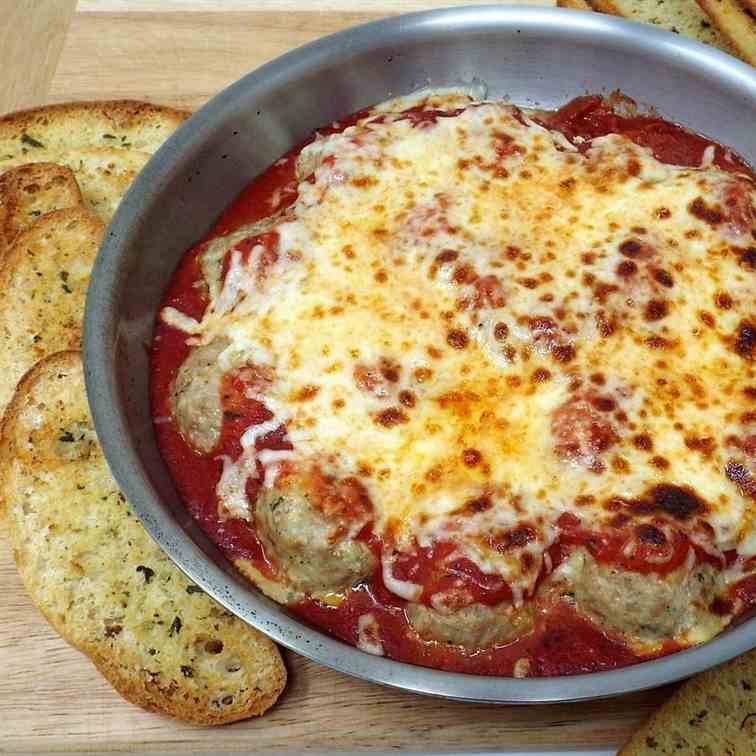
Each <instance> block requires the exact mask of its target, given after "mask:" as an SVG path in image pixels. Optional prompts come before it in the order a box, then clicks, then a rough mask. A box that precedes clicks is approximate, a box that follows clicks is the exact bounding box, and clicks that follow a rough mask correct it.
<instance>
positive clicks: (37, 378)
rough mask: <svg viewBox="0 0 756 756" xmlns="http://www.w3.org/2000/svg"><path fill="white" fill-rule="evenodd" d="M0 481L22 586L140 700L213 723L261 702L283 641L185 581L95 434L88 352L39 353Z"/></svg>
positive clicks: (13, 417) (12, 423) (274, 678)
mask: <svg viewBox="0 0 756 756" xmlns="http://www.w3.org/2000/svg"><path fill="white" fill-rule="evenodd" d="M1 447H2V449H1V453H0V494H1V495H2V501H3V507H4V514H5V518H6V522H7V525H8V531H9V534H10V539H11V543H12V546H13V551H14V556H15V559H16V562H17V565H18V568H19V571H20V573H21V576H22V578H23V581H24V585H25V587H26V590H27V592H28V593H29V595H30V597H31V598H32V600H33V601H34V603H35V604H36V605H37V606H38V607H39V608H40V610H41V611H42V613H43V614H44V615H45V616H46V617H47V619H48V621H49V622H50V624H51V625H52V626H53V627H54V628H55V630H56V631H57V632H58V633H60V634H61V635H62V636H63V637H64V638H65V639H66V640H67V641H68V642H69V643H71V644H72V645H73V646H74V647H76V648H77V649H79V650H80V651H82V652H83V653H85V654H86V655H87V656H88V657H89V658H90V659H91V660H92V662H93V663H94V664H95V665H96V666H97V668H98V669H99V670H100V672H101V673H102V674H103V675H104V676H105V677H106V678H107V679H108V680H109V681H110V682H111V684H112V685H113V686H114V687H115V688H116V690H117V691H118V692H119V693H121V695H123V696H124V697H125V698H126V699H128V700H129V701H131V702H132V703H135V704H138V705H140V706H143V707H144V708H146V709H148V710H153V711H159V712H163V713H166V714H170V715H172V716H174V717H177V718H179V719H183V720H185V721H189V722H194V723H197V724H203V725H211V724H222V723H226V722H232V721H235V720H239V719H244V718H246V717H250V716H254V715H257V714H261V713H263V712H264V711H265V710H266V709H268V708H269V707H270V706H271V705H272V704H273V703H274V702H275V700H276V699H277V698H278V695H279V694H280V692H281V690H282V689H283V687H284V684H285V681H286V671H285V668H284V666H283V663H282V661H281V657H280V655H279V653H278V650H277V649H276V647H275V645H274V644H273V643H272V642H271V641H270V640H269V639H268V638H266V637H265V636H263V635H262V634H260V633H259V632H257V631H256V630H254V629H252V628H251V627H249V626H247V625H246V624H244V623H243V622H242V621H241V620H239V619H237V618H236V617H234V616H233V615H232V614H230V613H229V612H227V611H225V610H224V609H223V608H222V607H221V606H220V605H218V604H217V603H216V602H215V601H214V600H212V599H211V598H210V597H209V596H207V595H206V594H205V593H203V592H202V590H200V589H199V587H198V586H196V585H194V584H192V583H191V581H189V580H188V579H187V578H186V577H185V576H184V575H183V573H181V572H180V571H179V570H178V569H177V568H176V567H175V566H174V565H173V563H172V562H171V561H170V560H169V559H168V558H167V557H166V556H165V555H164V554H163V552H162V551H161V550H160V548H159V547H158V546H157V544H156V543H155V542H154V541H153V540H152V539H151V538H150V536H149V535H148V534H147V532H146V531H145V530H144V528H143V527H142V525H141V523H140V522H139V521H138V520H137V519H136V517H135V516H134V515H133V514H132V513H131V511H130V510H129V507H128V505H127V503H126V501H125V499H124V497H123V495H122V494H121V493H120V491H119V490H118V487H117V485H116V483H115V481H114V480H113V478H112V477H111V475H110V472H109V470H108V467H107V464H106V462H105V459H104V457H103V455H102V451H101V450H100V447H99V444H98V442H97V438H96V436H95V432H94V428H93V426H92V421H91V418H90V415H89V411H88V407H87V401H86V396H85V391H84V375H83V370H82V366H81V360H80V356H79V354H78V353H77V352H73V351H68V352H62V353H58V354H55V355H52V356H49V357H47V358H45V359H44V360H42V361H41V362H40V363H38V364H37V365H36V366H35V367H34V368H33V369H32V370H31V371H30V372H29V373H27V375H26V376H25V377H24V378H23V380H22V381H21V382H20V384H19V387H18V390H17V392H16V394H15V396H14V398H13V400H12V402H11V403H10V405H9V407H8V409H7V411H6V413H5V417H4V421H3V426H2V443H1Z"/></svg>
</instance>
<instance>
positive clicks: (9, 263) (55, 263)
mask: <svg viewBox="0 0 756 756" xmlns="http://www.w3.org/2000/svg"><path fill="white" fill-rule="evenodd" d="M102 233H103V224H102V221H101V220H100V219H99V218H97V216H95V215H94V214H93V213H91V212H90V211H89V210H87V209H86V208H84V207H73V208H67V209H64V210H55V211H53V212H51V213H47V214H45V215H43V216H41V217H40V218H39V219H38V220H37V222H36V223H34V224H33V225H32V226H31V227H30V228H28V229H27V230H26V231H23V232H22V233H21V234H19V235H18V236H17V237H16V239H15V241H14V243H13V245H12V246H11V248H10V249H9V250H8V252H7V254H6V257H5V260H4V261H3V264H2V267H1V268H0V287H2V289H0V290H1V291H4V292H8V296H4V297H2V298H1V299H0V345H1V346H2V354H3V358H2V367H3V369H2V370H0V408H3V407H5V405H6V404H7V402H8V401H9V400H10V398H11V396H12V395H13V391H14V390H15V388H16V383H17V382H18V380H19V379H20V378H21V376H22V375H23V374H24V373H25V372H26V371H27V370H28V369H29V368H31V367H32V365H34V363H35V362H37V360H39V359H41V358H42V357H44V356H45V355H48V354H51V353H53V352H57V351H60V350H62V349H78V348H79V343H80V340H81V320H82V316H83V313H84V300H85V297H86V293H87V286H88V285H89V276H90V273H91V270H92V265H93V263H94V260H95V257H96V255H97V249H98V247H99V245H100V241H101V239H102Z"/></svg>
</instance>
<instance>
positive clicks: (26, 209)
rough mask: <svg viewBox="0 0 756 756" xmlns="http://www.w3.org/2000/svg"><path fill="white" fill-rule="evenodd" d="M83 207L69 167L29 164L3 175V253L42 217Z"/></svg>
mask: <svg viewBox="0 0 756 756" xmlns="http://www.w3.org/2000/svg"><path fill="white" fill-rule="evenodd" d="M82 204H83V200H82V197H81V191H80V190H79V185H78V184H77V183H76V178H75V177H74V175H73V173H72V171H71V169H70V168H66V167H65V166H62V165H56V164H54V163H30V164H25V165H21V166H19V167H18V168H13V169H11V170H9V171H6V172H5V173H3V174H2V175H0V253H1V252H2V250H4V249H6V248H7V247H8V246H9V245H10V244H11V243H12V242H13V240H14V239H15V238H16V236H17V235H18V234H19V233H20V232H21V231H25V230H26V229H27V228H29V226H31V225H32V224H33V223H34V222H35V221H36V220H37V218H39V217H40V215H43V214H44V213H48V212H50V211H51V210H60V209H63V208H66V207H78V206H80V205H82Z"/></svg>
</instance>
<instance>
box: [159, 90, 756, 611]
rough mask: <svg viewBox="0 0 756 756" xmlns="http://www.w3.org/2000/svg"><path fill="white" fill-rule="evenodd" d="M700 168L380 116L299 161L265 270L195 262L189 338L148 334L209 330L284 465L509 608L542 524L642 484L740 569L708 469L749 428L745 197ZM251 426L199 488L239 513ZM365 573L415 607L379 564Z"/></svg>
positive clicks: (745, 529) (536, 552) (470, 113)
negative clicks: (467, 564)
mask: <svg viewBox="0 0 756 756" xmlns="http://www.w3.org/2000/svg"><path fill="white" fill-rule="evenodd" d="M458 104H459V103H458V102H455V105H458ZM376 112H378V111H376ZM711 158H712V155H711V154H707V155H705V156H704V163H703V165H702V167H701V168H700V169H692V168H683V167H676V166H672V165H666V164H663V163H661V162H659V161H657V160H656V159H654V157H653V156H652V155H651V153H650V152H649V151H648V150H646V149H644V148H642V147H639V146H636V145H634V144H633V143H631V142H630V141H629V140H628V139H626V138H624V137H622V136H618V135H609V136H606V137H602V138H597V139H594V140H593V142H592V144H591V146H590V148H589V149H588V150H587V152H585V153H584V154H583V153H580V152H578V151H577V149H576V147H574V146H573V145H572V144H570V143H569V142H568V141H567V140H566V139H565V138H564V137H563V136H561V135H560V134H559V133H556V132H553V131H550V130H548V129H546V128H543V127H542V126H540V125H538V123H536V122H534V121H532V120H530V119H529V118H527V117H522V116H521V114H520V113H519V111H515V110H514V109H513V108H511V107H509V106H507V105H505V104H502V103H498V102H485V103H475V104H472V105H468V106H466V107H464V108H463V109H462V110H461V112H457V113H456V114H455V115H448V116H445V117H438V118H435V119H428V120H423V119H418V118H411V117H406V116H402V115H399V114H396V113H395V112H392V108H390V107H385V106H384V107H382V108H381V110H380V115H376V114H375V113H374V114H373V115H371V116H370V117H368V118H365V119H363V120H362V121H360V122H358V123H357V125H355V126H353V127H350V128H347V129H346V130H345V131H344V132H342V133H339V134H333V135H330V136H325V137H320V138H318V139H316V140H315V141H314V142H313V143H312V144H310V145H309V146H308V147H306V148H305V149H304V151H303V153H302V155H301V156H300V158H299V179H300V183H299V186H298V199H297V200H296V202H295V204H294V205H293V206H292V207H291V208H289V209H288V210H287V212H286V213H285V216H284V217H281V218H279V219H277V220H276V221H275V222H274V223H272V224H268V226H267V228H268V230H270V229H272V230H274V231H275V232H277V254H276V255H273V256H272V257H273V258H275V259H271V256H270V255H267V258H266V247H265V244H264V243H263V242H260V243H256V244H255V245H254V246H253V247H252V249H251V252H250V253H249V254H248V256H247V257H245V256H244V255H243V254H242V253H241V251H240V250H239V249H234V250H232V251H231V255H230V264H229V266H228V272H227V274H226V276H225V279H221V278H220V266H219V265H217V260H218V259H219V257H218V254H217V250H216V252H215V253H214V254H215V258H214V259H215V262H216V265H215V268H214V270H215V274H216V275H217V276H218V278H217V280H211V281H210V291H211V293H213V298H212V301H211V303H210V306H209V307H208V310H207V313H206V315H205V317H204V319H203V320H202V322H201V323H199V324H197V323H194V322H189V320H188V319H182V317H181V316H180V315H177V314H176V313H175V312H168V313H166V314H165V317H166V319H167V322H169V323H171V324H175V325H176V326H177V327H179V328H183V329H185V330H187V331H188V332H189V333H191V334H192V336H193V339H194V343H198V344H203V343H209V342H211V341H212V340H213V339H215V338H216V337H220V336H223V337H224V338H227V339H229V340H230V346H228V348H227V349H226V350H225V351H224V352H223V353H222V354H221V357H220V362H221V367H222V368H223V369H230V368H232V367H236V366H239V365H240V364H243V363H250V364H264V365H267V366H270V367H272V368H273V369H274V371H275V379H274V381H273V383H272V384H271V385H270V386H269V387H266V388H265V390H264V391H263V392H261V394H262V398H263V399H264V402H265V404H266V406H267V407H268V408H269V409H270V410H271V412H273V414H274V417H275V423H278V422H283V423H285V426H286V429H287V432H288V435H289V438H290V440H291V442H292V445H293V451H291V452H286V453H285V454H284V456H285V457H286V458H287V461H288V463H293V464H294V465H300V466H301V467H302V468H303V469H304V468H305V467H306V466H307V465H308V464H309V463H310V462H311V461H313V460H314V461H316V462H317V463H318V464H319V465H320V466H321V467H323V468H324V469H325V471H326V472H327V473H329V474H333V475H335V476H337V477H341V478H343V477H347V476H354V477H357V478H358V479H359V480H360V481H361V482H362V483H363V484H364V486H365V487H366V489H367V492H368V494H369V496H370V499H371V501H372V504H373V507H374V510H375V516H376V523H375V530H376V532H378V533H379V534H380V533H385V532H387V531H388V530H389V528H390V531H391V533H392V538H393V540H394V542H395V544H396V548H397V549H399V550H402V549H410V548H412V547H413V545H414V543H415V542H419V543H420V544H421V545H422V544H429V543H431V542H433V541H434V540H449V539H451V540H453V541H454V542H455V543H457V544H458V548H459V550H460V551H461V552H462V553H463V554H465V555H466V556H468V557H469V558H471V559H473V560H474V561H475V562H476V563H477V564H478V565H479V566H480V567H481V568H482V569H483V570H484V571H486V572H493V573H498V574H501V575H502V576H503V577H504V578H505V579H506V580H508V581H509V582H510V583H511V584H512V585H513V593H514V595H515V598H517V597H518V596H521V595H522V591H528V590H530V589H531V588H532V586H533V584H534V581H535V579H536V576H537V575H538V572H539V571H540V569H541V564H542V554H543V551H544V549H545V548H547V547H548V546H549V545H550V544H551V543H552V542H553V541H554V540H555V538H556V537H557V534H558V526H557V524H556V523H557V520H558V518H559V516H560V515H561V514H563V513H565V512H570V513H572V514H575V515H577V516H578V517H579V518H581V519H582V520H583V521H585V522H587V523H589V524H590V525H591V526H592V527H599V526H601V524H602V523H606V522H607V521H609V520H610V519H611V518H612V517H614V516H615V515H616V512H617V508H616V506H615V507H614V509H612V507H611V506H609V503H611V502H612V501H615V502H616V500H617V499H618V497H619V498H621V499H622V500H624V501H633V500H638V499H643V497H647V496H648V494H647V492H648V491H649V490H650V489H652V488H653V487H654V486H656V485H659V484H671V485H676V486H681V487H686V490H689V491H691V492H694V493H695V495H696V496H697V497H698V498H699V499H700V500H701V501H702V502H703V503H704V507H705V509H704V510H701V511H696V512H695V513H694V516H692V517H689V516H688V514H689V513H684V514H685V516H681V517H680V518H679V520H680V521H679V522H678V523H677V526H679V527H683V528H685V529H687V530H689V532H690V533H691V534H692V536H693V537H694V538H698V540H699V541H701V542H703V543H704V544H705V547H706V548H710V549H714V550H715V551H716V553H721V552H723V551H726V550H728V549H738V551H739V552H740V554H741V555H743V556H752V555H754V554H756V527H755V525H754V501H753V500H752V499H751V498H749V496H748V495H747V492H746V491H744V490H742V489H741V488H739V487H738V485H736V484H735V483H734V482H733V481H732V480H730V479H728V476H727V475H726V472H725V469H726V465H727V464H728V462H731V461H732V460H733V459H736V460H740V461H741V462H743V464H746V465H747V464H750V463H749V462H748V460H745V461H743V452H742V449H739V448H738V444H737V439H743V438H744V437H746V436H747V435H748V433H754V430H753V426H752V425H751V426H749V425H748V423H749V422H751V423H753V418H751V420H750V421H748V420H747V419H746V420H744V419H743V418H744V417H746V416H745V415H744V414H743V413H744V412H745V411H746V410H747V409H748V408H747V407H746V402H747V399H746V398H745V397H744V390H745V389H746V388H747V387H748V386H753V385H754V383H756V381H754V365H755V363H754V361H753V356H754V355H753V352H748V351H747V349H745V351H744V349H739V348H738V344H739V343H740V342H739V341H738V338H739V337H738V334H739V333H740V335H741V336H742V330H741V331H739V330H738V329H739V328H740V329H742V327H743V323H744V322H745V323H746V324H748V323H751V324H753V322H754V315H756V312H755V309H756V308H755V307H754V295H755V294H756V291H755V288H754V273H753V272H752V271H750V270H747V269H746V268H744V266H743V265H742V261H741V260H740V258H739V256H738V255H739V254H740V253H739V252H738V250H741V249H743V248H748V247H749V245H750V246H752V245H753V243H754V242H753V237H752V222H751V221H750V220H748V218H746V222H745V224H744V221H743V218H742V217H739V216H737V214H736V213H735V211H733V212H732V213H731V214H730V215H728V209H727V208H728V207H729V206H730V205H728V199H727V198H728V197H729V196H731V195H732V193H733V192H734V191H736V190H737V191H738V192H740V193H741V194H743V195H744V196H745V197H746V201H747V200H750V202H751V203H753V202H754V200H755V198H756V192H755V191H754V187H753V185H752V184H750V183H749V182H748V180H747V179H745V178H742V177H733V175H732V174H728V173H724V172H722V171H721V170H719V169H717V168H716V167H713V166H712V165H711ZM733 187H736V189H733ZM728 192H729V194H728ZM730 204H731V203H730ZM716 208H719V210H716ZM712 209H715V210H712ZM707 211H708V212H709V214H708V215H707ZM711 212H718V213H719V216H716V215H712V214H711ZM257 225H258V226H259V224H257ZM255 230H256V229H255ZM244 235H245V234H244V229H242V230H240V231H236V232H234V235H233V238H229V239H228V240H227V243H226V245H225V247H223V250H224V251H225V250H227V249H229V248H231V247H232V246H233V245H234V244H236V243H238V241H239V240H240V239H243V238H244ZM216 246H218V245H217V244H216ZM211 267H212V266H211ZM751 409H753V406H752V403H751ZM275 423H274V424H275ZM744 423H746V424H745V425H744ZM271 427H272V426H271ZM749 428H750V430H749ZM248 433H250V434H251V442H250V441H249V440H248V441H247V443H245V444H244V445H245V449H246V450H245V453H244V454H243V455H242V458H240V461H239V462H237V463H233V464H232V463H231V462H230V461H229V462H228V463H227V468H225V469H224V473H223V478H222V480H221V483H220V484H219V487H218V495H219V499H220V500H221V502H222V503H223V505H224V506H225V507H226V509H227V510H228V512H230V513H232V514H233V515H234V516H240V517H249V503H248V502H245V500H244V496H243V491H244V485H243V479H244V477H245V475H254V474H256V473H255V472H254V465H252V464H250V459H251V457H250V454H254V439H255V438H257V437H258V435H259V433H261V431H257V430H255V429H254V428H251V429H250V430H249V431H248ZM728 439H729V440H728ZM732 439H735V440H736V442H733V441H732ZM741 447H742V444H741ZM249 449H251V450H252V452H251V453H248V450H249ZM259 455H260V453H258V456H259ZM277 461H278V458H276V459H275V460H269V462H271V463H273V462H277ZM751 469H753V468H751ZM274 477H275V475H274V474H271V477H270V478H268V476H267V475H266V485H272V484H273V480H274ZM730 477H732V476H730ZM240 481H242V482H240ZM662 514H663V515H664V516H666V514H665V513H662ZM704 521H705V522H706V523H708V525H709V526H710V528H708V527H706V526H704V525H702V524H701V523H702V522H704ZM523 525H526V526H527V528H528V530H527V531H526V537H524V538H522V539H520V541H518V540H517V538H516V536H512V534H513V533H515V534H516V532H517V531H516V529H517V528H522V527H523ZM520 532H522V531H520ZM507 539H509V540H507ZM502 544H504V545H505V546H507V548H504V547H502ZM511 544H514V546H515V547H516V548H509V547H508V546H509V545H511ZM628 548H630V547H629V546H628ZM525 551H529V552H530V553H531V556H532V557H534V558H533V559H529V560H527V561H526V560H525V559H523V553H524V552H525ZM526 565H529V566H526ZM384 576H385V582H386V584H387V585H388V586H389V588H390V589H392V590H394V591H395V592H396V593H397V594H398V595H400V596H405V597H407V598H411V597H414V596H416V595H417V593H418V586H415V585H414V584H412V583H407V582H404V581H399V580H397V579H395V578H394V577H393V576H392V574H391V568H390V561H389V560H388V558H387V560H386V563H385V564H384Z"/></svg>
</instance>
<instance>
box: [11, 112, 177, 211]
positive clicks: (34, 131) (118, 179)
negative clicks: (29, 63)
mask: <svg viewBox="0 0 756 756" xmlns="http://www.w3.org/2000/svg"><path fill="white" fill-rule="evenodd" d="M188 115H189V114H188V113H186V112H183V111H180V110H174V109H173V108H164V107H160V106H157V105H150V104H148V103H140V102H130V101H114V102H113V101H105V102H89V103H71V104H66V105H50V106H46V107H42V108H36V109H34V110H26V111H22V112H19V113H12V114H10V115H7V116H5V117H4V118H1V119H0V170H7V169H9V168H12V167H14V166H18V165H22V164H24V163H36V162H51V163H58V164H61V165H65V166H67V167H69V168H70V169H71V170H72V171H73V172H74V174H75V176H76V179H77V181H78V183H79V186H80V187H81V191H82V194H83V196H84V200H85V202H86V204H87V206H88V207H89V208H90V209H91V210H93V211H94V212H96V213H97V214H98V215H99V216H100V218H102V220H103V221H105V222H106V223H107V222H108V221H109V220H110V218H111V217H112V215H113V213H114V212H115V208H116V207H117V206H118V203H119V202H120V200H121V197H122V196H123V194H124V193H125V191H126V189H128V187H129V186H130V184H131V182H132V181H133V179H134V177H135V176H136V175H137V173H139V171H140V170H141V169H142V167H143V166H144V164H145V163H146V162H147V160H148V159H149V157H150V155H151V154H152V153H153V152H155V151H156V150H157V148H158V147H159V146H160V145H161V144H162V143H163V141H164V140H165V139H166V138H167V137H168V136H170V135H171V134H172V133H173V131H174V130H175V129H176V128H177V127H178V126H179V125H180V124H181V123H182V121H184V120H185V119H186V118H187V117H188Z"/></svg>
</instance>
